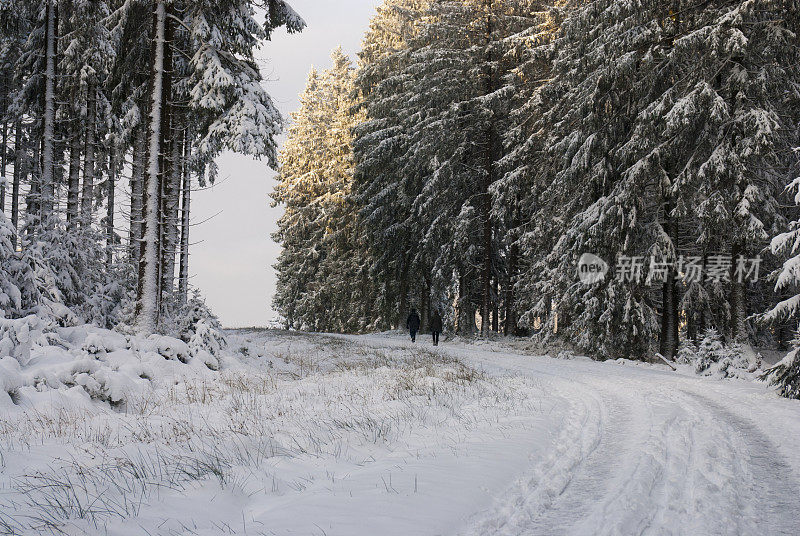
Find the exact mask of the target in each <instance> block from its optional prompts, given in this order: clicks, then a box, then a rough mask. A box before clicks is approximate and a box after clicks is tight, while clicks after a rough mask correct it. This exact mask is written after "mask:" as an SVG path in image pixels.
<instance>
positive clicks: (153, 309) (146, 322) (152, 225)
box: [137, 0, 166, 334]
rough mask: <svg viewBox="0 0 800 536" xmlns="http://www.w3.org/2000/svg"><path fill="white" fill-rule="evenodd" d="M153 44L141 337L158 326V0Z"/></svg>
mask: <svg viewBox="0 0 800 536" xmlns="http://www.w3.org/2000/svg"><path fill="white" fill-rule="evenodd" d="M153 7H154V9H153V33H152V36H153V41H152V48H151V65H150V105H149V108H150V110H149V112H150V113H149V114H148V122H147V123H148V152H147V184H146V186H147V187H146V190H145V191H146V196H147V197H146V199H145V221H144V239H143V247H144V255H143V256H142V263H141V270H140V271H141V276H140V278H139V279H140V285H139V292H138V296H137V298H138V311H137V313H138V314H137V325H138V326H137V327H138V330H139V331H140V332H141V333H145V334H148V333H153V332H155V330H156V327H157V326H158V317H159V303H158V300H159V296H158V294H159V288H158V286H159V280H158V264H159V262H158V261H159V256H158V222H159V214H158V211H159V206H160V203H159V199H158V194H159V191H160V185H159V179H160V177H161V166H160V156H161V142H162V133H161V127H162V122H163V94H164V57H165V48H166V43H165V30H166V24H165V23H166V9H165V6H164V1H163V0H155V2H154V6H153Z"/></svg>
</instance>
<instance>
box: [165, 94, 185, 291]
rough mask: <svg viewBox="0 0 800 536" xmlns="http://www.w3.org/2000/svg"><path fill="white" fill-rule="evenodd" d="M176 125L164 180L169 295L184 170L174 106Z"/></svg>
mask: <svg viewBox="0 0 800 536" xmlns="http://www.w3.org/2000/svg"><path fill="white" fill-rule="evenodd" d="M173 119H176V120H175V125H174V126H173V129H172V151H171V152H172V155H171V156H170V161H171V162H170V173H169V176H168V177H165V179H166V180H165V181H164V185H165V186H164V200H163V202H164V216H163V218H164V227H165V229H164V245H163V260H162V263H163V265H164V271H163V276H162V283H161V285H162V288H163V289H164V292H165V293H166V294H168V295H172V294H173V292H174V290H175V255H176V253H177V248H178V207H179V203H180V189H181V179H182V170H183V141H184V140H183V133H184V131H183V127H182V125H181V124H180V121H179V120H177V114H176V113H175V109H174V108H173Z"/></svg>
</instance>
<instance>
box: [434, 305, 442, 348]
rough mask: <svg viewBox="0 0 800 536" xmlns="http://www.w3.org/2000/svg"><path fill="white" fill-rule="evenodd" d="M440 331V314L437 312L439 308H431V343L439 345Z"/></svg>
mask: <svg viewBox="0 0 800 536" xmlns="http://www.w3.org/2000/svg"><path fill="white" fill-rule="evenodd" d="M441 332H442V315H440V314H439V309H434V310H433V316H432V317H431V335H432V336H433V345H434V346H439V334H440V333H441Z"/></svg>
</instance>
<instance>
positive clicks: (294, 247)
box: [273, 48, 374, 332]
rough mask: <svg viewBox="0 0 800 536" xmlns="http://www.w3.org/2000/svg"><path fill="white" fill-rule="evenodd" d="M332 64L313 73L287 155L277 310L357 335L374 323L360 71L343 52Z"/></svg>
mask: <svg viewBox="0 0 800 536" xmlns="http://www.w3.org/2000/svg"><path fill="white" fill-rule="evenodd" d="M331 62H332V66H331V68H330V69H327V70H325V71H324V72H322V73H318V72H317V71H316V70H312V71H311V73H310V74H309V78H308V83H307V85H306V89H305V90H304V92H303V94H302V95H301V98H300V103H301V104H300V109H299V110H298V111H297V112H295V113H293V114H292V125H291V126H290V129H289V138H288V140H287V142H286V145H285V146H284V149H283V151H282V153H281V167H280V175H279V178H278V184H277V186H276V188H275V192H274V193H273V200H274V202H275V203H276V204H277V203H281V204H284V205H285V206H286V211H285V213H284V216H283V217H282V218H281V219H280V220H279V221H278V232H277V233H275V236H274V238H275V239H276V240H277V241H279V242H280V243H281V245H282V246H283V250H282V252H281V255H280V257H279V259H278V263H277V264H276V270H277V273H278V280H279V285H278V291H277V293H276V295H275V299H274V307H275V308H276V310H278V311H279V312H280V313H281V314H282V315H283V317H284V318H285V320H286V323H287V324H288V325H289V326H290V327H298V328H299V327H304V328H308V329H314V330H321V331H330V330H333V331H345V332H356V331H361V330H363V329H365V328H366V327H367V326H368V325H370V324H371V323H372V322H373V321H374V319H373V317H372V315H373V313H372V303H371V300H372V297H373V295H374V292H373V289H372V282H371V280H370V278H369V274H368V265H369V263H368V262H367V252H366V248H365V244H364V243H363V240H362V235H361V234H360V233H359V232H358V221H357V219H355V218H353V213H354V212H355V210H356V207H355V206H354V204H353V198H352V196H351V190H352V181H353V156H352V129H353V127H354V126H355V125H356V124H357V123H358V122H359V121H360V120H361V119H362V118H363V112H359V113H356V112H354V111H353V109H354V108H355V104H356V101H355V86H354V71H353V68H352V66H351V62H350V60H349V58H347V56H345V55H344V53H343V52H342V50H341V48H337V49H336V50H334V51H333V53H332V54H331Z"/></svg>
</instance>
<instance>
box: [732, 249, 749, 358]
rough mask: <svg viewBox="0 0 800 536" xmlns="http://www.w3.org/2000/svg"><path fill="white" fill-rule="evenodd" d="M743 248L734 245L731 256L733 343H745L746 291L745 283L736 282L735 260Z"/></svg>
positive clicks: (746, 337)
mask: <svg viewBox="0 0 800 536" xmlns="http://www.w3.org/2000/svg"><path fill="white" fill-rule="evenodd" d="M743 251H744V248H742V247H741V246H739V245H738V244H734V246H733V248H732V250H731V255H732V258H733V265H732V266H731V291H730V297H729V303H730V308H731V322H730V330H729V331H730V338H731V340H732V341H734V342H740V343H745V342H747V339H748V336H747V289H746V287H745V283H744V282H743V281H742V282H739V281H738V275H737V274H736V259H737V258H738V257H739V255H741V254H742V252H743Z"/></svg>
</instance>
